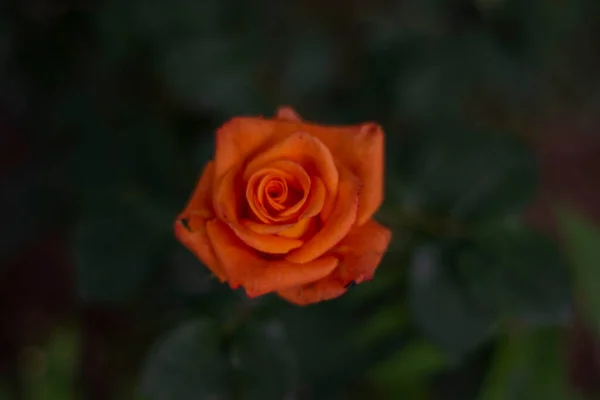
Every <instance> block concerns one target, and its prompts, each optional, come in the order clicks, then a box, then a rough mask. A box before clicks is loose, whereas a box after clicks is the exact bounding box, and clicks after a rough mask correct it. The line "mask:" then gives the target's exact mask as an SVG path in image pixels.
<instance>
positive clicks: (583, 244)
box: [558, 208, 600, 332]
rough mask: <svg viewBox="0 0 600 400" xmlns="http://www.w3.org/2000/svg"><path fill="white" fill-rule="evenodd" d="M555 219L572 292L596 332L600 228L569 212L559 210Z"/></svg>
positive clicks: (599, 300)
mask: <svg viewBox="0 0 600 400" xmlns="http://www.w3.org/2000/svg"><path fill="white" fill-rule="evenodd" d="M558 217H559V226H560V230H561V234H562V237H563V239H564V243H565V250H566V254H567V258H568V261H569V266H570V268H571V274H572V277H573V284H574V290H575V292H576V293H577V296H578V297H579V299H578V300H580V301H581V302H582V304H583V307H584V310H585V312H586V314H587V318H588V320H589V322H590V324H591V326H593V327H594V328H595V330H596V332H600V268H599V267H598V266H599V265H598V264H599V262H600V229H598V228H597V227H596V226H594V225H593V223H592V222H591V221H590V220H586V219H585V217H584V216H583V215H581V214H579V213H577V212H575V211H572V210H569V209H565V208H562V209H560V210H559V211H558Z"/></svg>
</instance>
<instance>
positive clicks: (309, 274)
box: [207, 219, 338, 297]
mask: <svg viewBox="0 0 600 400" xmlns="http://www.w3.org/2000/svg"><path fill="white" fill-rule="evenodd" d="M207 231H208V237H209V238H210V240H211V242H212V243H214V250H215V254H216V256H217V258H218V259H219V261H220V262H221V265H222V266H223V269H224V270H225V272H226V273H227V276H228V277H229V282H230V285H231V286H232V287H237V286H238V285H241V286H243V287H244V289H245V290H246V293H247V295H248V296H249V297H256V296H260V295H263V294H266V293H269V292H273V291H276V290H284V289H287V288H290V287H293V286H298V285H303V284H306V283H308V282H312V281H315V280H319V279H322V278H324V277H325V276H327V275H329V274H330V273H331V272H332V271H333V270H334V269H335V268H336V266H337V264H338V260H337V258H336V257H333V256H326V257H322V258H319V259H318V260H314V261H312V262H309V263H306V264H301V265H299V264H293V263H290V262H288V261H285V260H272V261H271V260H267V259H265V258H263V257H261V256H260V255H258V254H256V253H255V252H253V251H252V250H251V249H248V248H247V247H245V246H244V244H243V243H242V242H241V241H240V240H239V239H238V238H237V236H236V235H235V234H233V232H232V231H231V230H230V229H229V228H228V227H227V225H225V224H224V223H223V222H222V221H219V220H216V219H215V220H212V221H209V222H208V224H207Z"/></svg>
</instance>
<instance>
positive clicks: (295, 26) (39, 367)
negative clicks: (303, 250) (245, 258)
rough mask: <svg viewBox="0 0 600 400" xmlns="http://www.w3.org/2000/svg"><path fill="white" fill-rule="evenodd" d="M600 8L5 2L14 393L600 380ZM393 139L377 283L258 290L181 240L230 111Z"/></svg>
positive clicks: (545, 389)
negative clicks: (316, 300)
mask: <svg viewBox="0 0 600 400" xmlns="http://www.w3.org/2000/svg"><path fill="white" fill-rule="evenodd" d="M599 50H600V3H599V2H598V1H597V0H570V1H566V0H529V1H523V0H478V1H467V0H460V1H459V0H454V1H447V0H419V1H416V0H415V1H410V0H404V1H401V0H396V1H394V0H371V1H366V0H352V1H348V0H345V1H344V0H328V1H316V0H289V1H275V0H273V1H269V0H255V1H248V2H243V1H235V0H169V1H160V0H154V1H150V0H96V1H85V0H70V1H69V0H4V1H3V2H2V3H1V5H0V185H1V186H0V193H1V194H0V398H2V399H33V400H46V399H48V400H50V399H65V400H70V399H117V400H129V399H138V400H139V399H147V400H186V399H206V400H229V399H235V400H238V399H259V400H271V399H272V400H294V399H298V400H304V399H306V400H312V399H315V400H336V399H371V398H373V399H383V400H386V399H410V400H429V399H432V400H471V399H478V400H521V399H522V400H538V399H539V400H555V399H556V400H571V399H573V400H584V399H598V398H600V392H598V389H599V387H600V345H599V343H598V341H597V333H598V332H599V329H600V228H599V225H598V223H600V135H599V133H600V113H599V111H600V73H599V71H600V51H599ZM279 105H290V106H293V107H295V108H296V109H297V110H298V111H299V113H300V114H301V115H302V116H304V117H305V118H306V119H308V120H312V121H318V122H321V123H331V124H352V123H359V122H364V121H377V122H379V123H380V124H381V125H382V126H383V127H384V129H385V132H386V135H387V139H386V140H387V149H386V151H387V155H386V157H387V179H386V181H387V188H386V193H387V194H386V200H385V203H384V205H383V206H382V208H381V210H380V212H379V214H378V217H377V218H378V219H379V221H381V222H382V223H383V224H385V225H387V226H390V227H391V229H392V230H393V242H392V244H391V246H390V250H389V252H388V253H387V255H386V256H385V259H384V261H383V263H382V265H381V267H380V269H379V270H378V272H377V274H376V277H375V279H374V280H373V281H372V282H369V283H365V284H361V285H358V286H357V287H354V288H352V289H351V290H350V291H349V293H348V294H347V295H345V296H343V297H342V298H339V299H336V300H333V301H330V302H326V303H321V304H318V305H314V306H310V307H305V308H300V307H295V306H292V305H290V304H287V303H285V302H283V301H282V300H280V299H278V298H277V297H276V296H272V295H270V296H264V297H261V298H258V299H255V300H249V299H247V298H246V297H245V295H244V294H243V292H241V291H232V290H230V289H229V288H228V287H227V286H226V285H221V284H219V283H218V281H217V280H216V279H214V278H211V276H210V274H209V273H208V271H207V270H206V269H205V268H204V267H203V266H202V265H201V264H200V262H199V261H198V260H196V259H195V258H194V257H193V256H192V255H191V254H190V253H189V252H188V251H187V250H185V249H184V248H183V246H181V245H180V244H178V243H177V242H176V241H175V239H174V236H173V231H172V224H173V221H174V218H175V216H176V215H177V213H178V212H179V211H180V210H181V209H182V208H183V206H184V205H185V202H186V201H187V199H188V196H189V195H190V194H191V191H192V189H193V187H194V185H195V182H196V179H197V178H198V174H199V172H200V170H201V168H202V167H203V165H204V163H205V162H206V161H207V160H208V159H209V158H210V157H211V154H212V151H213V144H214V133H215V129H216V128H217V127H218V126H219V125H221V124H222V123H224V122H225V121H226V120H228V119H229V118H231V117H233V116H235V115H265V116H271V115H273V113H274V111H275V109H276V107H277V106H279Z"/></svg>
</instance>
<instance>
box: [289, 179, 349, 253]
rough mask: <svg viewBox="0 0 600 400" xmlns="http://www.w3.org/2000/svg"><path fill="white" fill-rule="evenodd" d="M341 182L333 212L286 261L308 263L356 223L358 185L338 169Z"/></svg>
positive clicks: (340, 238)
mask: <svg viewBox="0 0 600 400" xmlns="http://www.w3.org/2000/svg"><path fill="white" fill-rule="evenodd" d="M340 174H341V180H340V183H339V186H338V192H337V198H336V200H335V205H334V207H333V212H332V213H331V215H330V216H329V218H328V219H327V221H325V224H324V225H323V227H322V228H321V230H319V231H318V232H317V233H316V234H315V235H314V236H313V237H311V238H310V239H309V240H307V241H306V242H305V243H304V245H303V246H302V247H300V248H298V249H295V250H292V251H291V252H290V253H289V254H288V255H287V256H286V259H287V260H288V261H290V262H293V263H298V264H304V263H307V262H310V261H312V260H314V259H316V258H318V257H320V256H322V255H323V254H325V253H326V252H328V251H329V250H331V248H332V247H333V246H335V245H336V244H338V243H339V242H340V240H342V239H343V238H344V237H345V236H346V235H347V234H348V231H349V230H350V228H351V227H352V225H354V222H355V221H356V210H357V208H358V192H359V190H360V184H359V182H358V181H357V179H356V177H355V176H354V175H352V174H351V173H350V172H349V171H348V170H346V169H345V168H340Z"/></svg>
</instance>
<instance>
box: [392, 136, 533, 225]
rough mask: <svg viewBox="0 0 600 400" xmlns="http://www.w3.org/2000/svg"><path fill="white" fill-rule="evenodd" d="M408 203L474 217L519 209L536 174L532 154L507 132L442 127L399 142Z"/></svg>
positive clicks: (413, 208)
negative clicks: (488, 132)
mask: <svg viewBox="0 0 600 400" xmlns="http://www.w3.org/2000/svg"><path fill="white" fill-rule="evenodd" d="M399 149H400V150H399V154H397V155H396V157H395V159H396V160H397V161H396V166H397V168H398V173H399V174H400V177H401V181H402V183H401V184H400V183H399V185H398V186H399V187H400V190H401V191H402V194H403V203H404V207H405V208H406V209H407V210H409V211H410V212H414V213H417V214H419V215H425V216H428V215H433V216H438V217H444V216H446V217H450V218H452V219H458V220H465V221H472V220H479V219H488V218H489V219H491V218H495V217H501V216H504V215H507V214H510V213H513V212H517V211H519V210H520V209H521V208H522V207H523V206H524V205H525V204H527V202H528V201H529V199H530V198H531V195H532V193H533V190H534V188H535V184H536V179H537V170H536V166H535V162H534V159H533V156H532V154H531V152H530V151H528V150H527V149H526V148H525V147H524V146H523V145H521V144H520V143H518V142H517V141H515V140H514V139H513V138H511V137H510V136H508V135H500V134H483V133H476V132H469V131H465V130H463V129H456V128H452V126H447V127H445V128H443V127H437V128H435V129H433V130H431V131H428V132H427V133H425V134H422V135H418V136H412V137H409V138H407V139H406V141H405V142H404V143H401V144H399Z"/></svg>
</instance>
